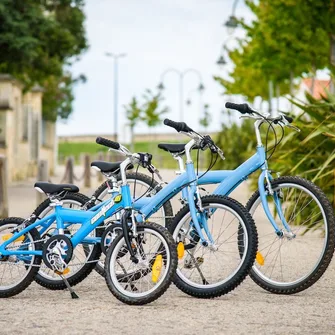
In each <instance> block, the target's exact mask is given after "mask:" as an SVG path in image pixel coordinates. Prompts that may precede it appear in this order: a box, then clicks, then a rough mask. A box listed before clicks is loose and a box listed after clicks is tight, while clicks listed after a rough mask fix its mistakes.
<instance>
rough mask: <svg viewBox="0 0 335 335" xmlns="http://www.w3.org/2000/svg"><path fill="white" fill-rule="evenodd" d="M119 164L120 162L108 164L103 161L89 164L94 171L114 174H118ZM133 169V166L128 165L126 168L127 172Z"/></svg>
mask: <svg viewBox="0 0 335 335" xmlns="http://www.w3.org/2000/svg"><path fill="white" fill-rule="evenodd" d="M121 163H122V162H115V163H110V162H104V161H94V162H92V163H91V166H92V167H94V168H95V169H96V170H99V171H101V172H106V173H116V172H119V170H120V165H121ZM133 167H134V166H133V165H132V164H130V165H129V166H128V167H127V170H130V169H132V168H133Z"/></svg>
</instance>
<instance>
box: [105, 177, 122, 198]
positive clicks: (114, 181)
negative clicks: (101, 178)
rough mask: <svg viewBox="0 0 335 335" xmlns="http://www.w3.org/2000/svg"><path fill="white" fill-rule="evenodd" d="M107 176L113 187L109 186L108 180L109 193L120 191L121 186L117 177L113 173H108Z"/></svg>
mask: <svg viewBox="0 0 335 335" xmlns="http://www.w3.org/2000/svg"><path fill="white" fill-rule="evenodd" d="M106 177H107V179H108V181H110V182H111V183H112V188H110V187H109V183H108V182H107V187H108V193H113V192H119V191H120V188H119V185H118V183H117V179H116V177H115V176H114V175H113V174H110V175H107V174H106Z"/></svg>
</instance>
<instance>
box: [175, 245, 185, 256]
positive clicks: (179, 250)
mask: <svg viewBox="0 0 335 335" xmlns="http://www.w3.org/2000/svg"><path fill="white" fill-rule="evenodd" d="M177 253H178V259H181V258H183V257H184V253H185V247H184V243H183V242H179V243H178V245H177Z"/></svg>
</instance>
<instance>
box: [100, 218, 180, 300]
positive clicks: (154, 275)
mask: <svg viewBox="0 0 335 335" xmlns="http://www.w3.org/2000/svg"><path fill="white" fill-rule="evenodd" d="M131 245H132V248H133V250H134V252H135V255H136V259H137V261H136V262H135V261H133V260H132V259H131V256H130V252H129V250H128V248H127V246H126V243H125V239H124V236H123V234H121V235H120V236H118V237H117V238H116V239H115V240H114V241H113V242H112V244H111V246H110V247H109V249H108V252H107V255H106V260H105V273H106V282H107V285H108V287H109V289H110V291H111V292H112V294H113V295H114V296H115V297H116V298H117V299H119V300H120V301H122V302H124V303H126V304H129V305H144V304H147V303H150V302H152V301H154V300H156V299H158V298H159V297H160V296H161V295H162V294H163V293H164V292H165V291H166V290H167V289H168V287H169V286H170V284H171V282H172V279H173V276H174V274H175V271H176V268H177V250H176V245H175V243H174V240H173V238H172V236H171V234H170V233H169V232H168V231H167V230H166V229H165V228H164V227H162V226H160V225H158V224H156V223H143V224H138V226H137V236H136V237H133V238H132V239H131Z"/></svg>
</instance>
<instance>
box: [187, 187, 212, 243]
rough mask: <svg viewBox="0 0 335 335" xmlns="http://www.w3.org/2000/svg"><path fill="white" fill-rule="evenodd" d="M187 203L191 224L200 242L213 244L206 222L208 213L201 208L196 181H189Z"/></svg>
mask: <svg viewBox="0 0 335 335" xmlns="http://www.w3.org/2000/svg"><path fill="white" fill-rule="evenodd" d="M194 199H195V200H194ZM188 203H189V208H190V213H191V218H192V223H191V225H193V227H194V228H195V230H196V232H197V235H198V236H199V238H200V241H201V244H202V245H203V246H205V247H207V246H209V245H214V240H213V237H212V235H211V233H210V231H209V228H208V224H207V216H208V215H207V214H206V211H205V210H204V209H203V208H202V202H201V198H200V195H199V190H198V187H197V185H196V183H191V184H190V186H189V188H188ZM202 229H204V231H205V233H206V236H207V238H206V237H205V236H204V234H203V233H202ZM208 241H209V242H208Z"/></svg>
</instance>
